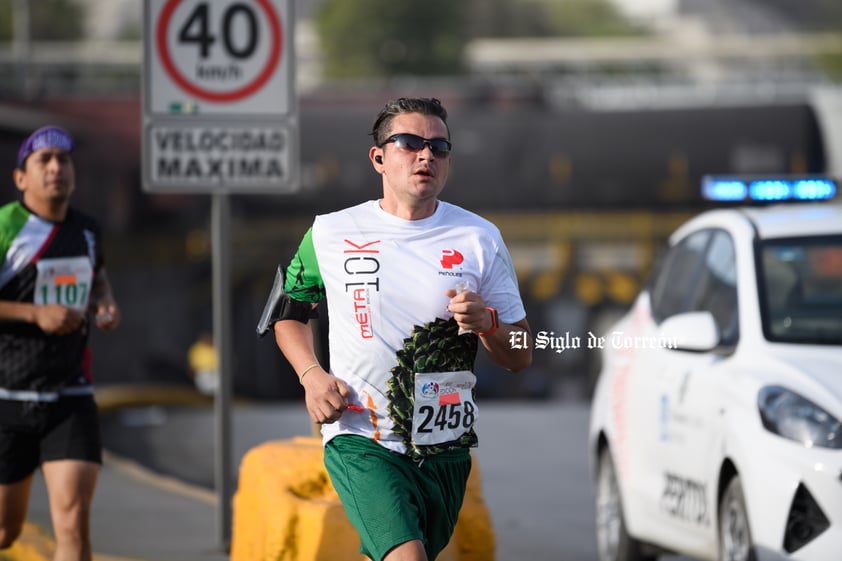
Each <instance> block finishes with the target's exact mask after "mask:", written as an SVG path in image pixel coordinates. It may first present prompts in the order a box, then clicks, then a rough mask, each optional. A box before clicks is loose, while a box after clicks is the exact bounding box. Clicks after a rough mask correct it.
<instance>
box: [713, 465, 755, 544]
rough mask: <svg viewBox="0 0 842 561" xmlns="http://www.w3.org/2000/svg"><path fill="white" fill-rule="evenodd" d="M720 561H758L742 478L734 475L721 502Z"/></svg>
mask: <svg viewBox="0 0 842 561" xmlns="http://www.w3.org/2000/svg"><path fill="white" fill-rule="evenodd" d="M719 559H720V561H756V559H757V557H756V556H755V554H754V547H753V546H752V541H751V528H750V527H749V524H748V512H747V511H746V502H745V498H744V497H743V486H742V484H741V483H740V478H739V477H738V476H734V477H733V478H732V479H731V481H729V482H728V487H727V488H726V489H725V493H724V494H723V495H722V500H721V501H720V502H719Z"/></svg>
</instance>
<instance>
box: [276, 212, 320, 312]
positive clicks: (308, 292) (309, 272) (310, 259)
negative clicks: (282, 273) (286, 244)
mask: <svg viewBox="0 0 842 561" xmlns="http://www.w3.org/2000/svg"><path fill="white" fill-rule="evenodd" d="M284 290H285V291H286V293H287V294H289V296H290V298H292V299H293V300H297V301H299V302H310V303H315V302H318V301H319V300H322V299H323V298H324V297H325V285H324V281H322V274H321V271H319V261H318V259H316V249H315V247H313V229H312V228H310V229H309V230H307V233H305V234H304V238H303V239H302V240H301V245H299V246H298V251H296V252H295V256H294V257H293V258H292V261H291V262H290V264H289V267H287V274H286V279H285V282H284Z"/></svg>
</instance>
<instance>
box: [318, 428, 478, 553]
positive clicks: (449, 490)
mask: <svg viewBox="0 0 842 561" xmlns="http://www.w3.org/2000/svg"><path fill="white" fill-rule="evenodd" d="M325 467H326V468H327V471H328V473H329V474H330V479H331V482H332V483H333V487H334V488H335V489H336V492H337V493H338V494H339V498H340V499H341V500H342V506H343V507H344V508H345V514H346V515H347V516H348V519H349V520H350V521H351V524H353V525H354V527H355V528H356V529H357V532H358V533H359V535H360V542H361V545H360V552H361V553H363V554H365V555H368V556H369V557H370V558H371V559H373V560H374V561H381V560H382V559H383V557H385V556H386V554H387V553H388V552H389V551H390V550H392V549H393V548H394V547H396V546H398V545H400V544H402V543H405V542H408V541H412V540H421V541H422V542H423V543H424V549H425V550H426V551H427V557H428V558H429V559H430V561H432V560H433V559H435V558H436V556H437V555H438V554H439V553H440V552H441V551H442V550H443V549H444V548H445V546H447V543H448V542H449V541H450V537H451V535H452V534H453V529H454V528H455V526H456V520H457V519H458V518H459V510H460V509H461V508H462V500H463V499H464V498H465V487H466V485H467V483H468V475H469V474H470V473H471V453H470V451H469V450H468V449H464V450H453V451H450V452H445V453H443V454H438V455H435V456H431V457H428V458H426V459H425V460H424V461H423V462H421V463H420V465H419V463H418V462H414V461H413V460H411V459H410V458H409V457H407V456H403V455H401V454H396V453H394V452H391V451H389V450H387V449H386V448H384V447H383V446H381V445H379V444H377V443H376V442H374V441H372V440H370V439H368V438H366V437H363V436H354V435H342V436H337V437H334V438H333V439H331V440H330V442H328V443H327V445H326V446H325Z"/></svg>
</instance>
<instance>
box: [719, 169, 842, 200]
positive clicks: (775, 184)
mask: <svg viewBox="0 0 842 561" xmlns="http://www.w3.org/2000/svg"><path fill="white" fill-rule="evenodd" d="M838 190H839V188H838V185H837V182H836V180H834V179H831V178H829V177H819V176H811V177H727V176H721V177H720V176H711V175H709V176H705V177H704V179H703V180H702V197H703V198H705V199H707V200H709V201H719V202H746V203H748V202H795V201H826V200H830V199H832V198H834V197H836V193H837V192H838Z"/></svg>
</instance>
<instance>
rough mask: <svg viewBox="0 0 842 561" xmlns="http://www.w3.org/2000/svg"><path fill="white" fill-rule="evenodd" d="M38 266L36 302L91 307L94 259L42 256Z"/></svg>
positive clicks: (71, 306) (80, 308)
mask: <svg viewBox="0 0 842 561" xmlns="http://www.w3.org/2000/svg"><path fill="white" fill-rule="evenodd" d="M36 266H37V268H38V277H37V278H36V280H35V304H37V305H45V304H61V305H62V306H67V307H68V308H73V309H75V310H79V311H80V312H84V311H85V310H87V308H88V300H89V298H90V295H91V284H92V282H93V276H94V272H93V267H91V261H90V259H88V258H87V257H62V258H55V259H41V260H39V261H38V263H37V264H36Z"/></svg>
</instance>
